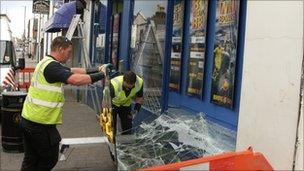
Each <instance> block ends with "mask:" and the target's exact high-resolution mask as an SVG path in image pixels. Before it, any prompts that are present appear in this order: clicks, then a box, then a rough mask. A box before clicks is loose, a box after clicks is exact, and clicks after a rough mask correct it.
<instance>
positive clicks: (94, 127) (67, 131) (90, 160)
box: [0, 58, 116, 171]
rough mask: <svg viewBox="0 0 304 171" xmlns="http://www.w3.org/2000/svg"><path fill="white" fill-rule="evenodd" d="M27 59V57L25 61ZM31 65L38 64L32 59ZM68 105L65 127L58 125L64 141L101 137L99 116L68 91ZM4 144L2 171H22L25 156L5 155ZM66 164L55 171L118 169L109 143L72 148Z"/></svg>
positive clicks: (0, 156)
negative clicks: (112, 157)
mask: <svg viewBox="0 0 304 171" xmlns="http://www.w3.org/2000/svg"><path fill="white" fill-rule="evenodd" d="M26 60H28V58H27V59H26ZM26 63H28V64H29V65H26V67H29V66H34V65H35V63H34V62H33V61H32V60H31V59H30V61H26ZM65 97H66V103H65V105H64V109H63V124H62V125H59V126H58V130H59V132H60V134H61V137H62V138H81V137H82V138H83V137H101V136H103V135H102V133H101V130H100V126H99V123H98V122H97V119H96V113H95V111H94V110H92V109H91V108H90V107H88V106H87V105H85V104H82V103H78V102H76V98H75V97H74V95H73V94H72V93H71V92H70V90H68V91H65ZM0 145H1V148H0V150H1V153H0V158H1V163H0V164H1V167H0V170H3V171H6V170H12V171H13V170H20V168H21V163H22V159H23V156H24V153H5V152H3V150H2V144H1V143H0ZM70 152H71V153H70V155H68V159H67V160H66V161H59V162H58V163H57V165H56V166H55V168H54V169H53V170H73V171H74V170H92V171H93V170H94V171H95V170H107V171H109V170H116V166H115V165H114V163H113V161H112V159H111V157H110V154H109V150H108V147H107V145H106V143H99V144H93V145H87V146H75V147H70Z"/></svg>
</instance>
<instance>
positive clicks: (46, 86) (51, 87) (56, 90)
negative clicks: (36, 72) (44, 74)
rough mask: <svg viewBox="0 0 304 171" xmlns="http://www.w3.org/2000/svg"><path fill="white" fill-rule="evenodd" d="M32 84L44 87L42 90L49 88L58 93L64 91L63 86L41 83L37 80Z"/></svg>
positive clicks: (40, 87)
mask: <svg viewBox="0 0 304 171" xmlns="http://www.w3.org/2000/svg"><path fill="white" fill-rule="evenodd" d="M31 86H33V87H36V88H39V89H42V90H48V91H54V92H58V93H63V88H62V87H56V86H50V85H45V84H40V83H38V82H36V81H34V82H32V83H31Z"/></svg>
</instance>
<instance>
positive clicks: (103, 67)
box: [98, 65, 107, 75]
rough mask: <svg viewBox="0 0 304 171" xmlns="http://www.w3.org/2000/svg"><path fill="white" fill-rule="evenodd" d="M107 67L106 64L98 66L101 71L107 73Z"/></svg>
mask: <svg viewBox="0 0 304 171" xmlns="http://www.w3.org/2000/svg"><path fill="white" fill-rule="evenodd" d="M106 69H107V67H106V65H101V66H100V67H98V70H99V72H103V73H104V74H105V75H107V72H106Z"/></svg>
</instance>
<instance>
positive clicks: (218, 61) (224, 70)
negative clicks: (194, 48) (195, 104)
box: [211, 0, 240, 108]
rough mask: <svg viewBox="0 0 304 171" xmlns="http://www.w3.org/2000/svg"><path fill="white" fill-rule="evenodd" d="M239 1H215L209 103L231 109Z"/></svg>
mask: <svg viewBox="0 0 304 171" xmlns="http://www.w3.org/2000/svg"><path fill="white" fill-rule="evenodd" d="M239 4H240V1H239V0H217V11H216V29H215V31H216V32H215V42H214V43H215V45H214V63H213V72H212V90H211V102H213V103H216V104H218V105H221V106H224V107H228V108H233V94H234V79H235V66H236V57H237V38H238V36H237V35H238V18H239Z"/></svg>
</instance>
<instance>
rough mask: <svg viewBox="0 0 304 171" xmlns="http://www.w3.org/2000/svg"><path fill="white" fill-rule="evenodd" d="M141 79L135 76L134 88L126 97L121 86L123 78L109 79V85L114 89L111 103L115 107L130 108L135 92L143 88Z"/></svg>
mask: <svg viewBox="0 0 304 171" xmlns="http://www.w3.org/2000/svg"><path fill="white" fill-rule="evenodd" d="M143 82H144V81H143V79H141V78H140V77H139V76H136V82H135V87H134V88H132V90H131V92H130V94H129V95H128V96H127V97H126V94H125V92H124V91H123V90H122V85H123V76H118V77H115V78H113V79H111V84H112V85H113V88H114V96H115V97H114V98H113V99H112V102H113V104H114V105H115V106H130V105H131V103H132V98H133V97H134V96H135V95H136V93H137V92H139V90H140V89H141V87H142V86H143Z"/></svg>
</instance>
